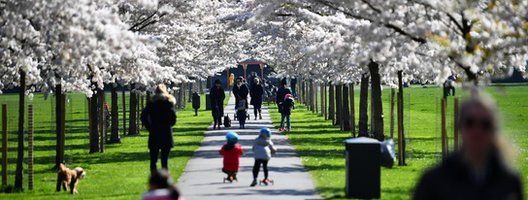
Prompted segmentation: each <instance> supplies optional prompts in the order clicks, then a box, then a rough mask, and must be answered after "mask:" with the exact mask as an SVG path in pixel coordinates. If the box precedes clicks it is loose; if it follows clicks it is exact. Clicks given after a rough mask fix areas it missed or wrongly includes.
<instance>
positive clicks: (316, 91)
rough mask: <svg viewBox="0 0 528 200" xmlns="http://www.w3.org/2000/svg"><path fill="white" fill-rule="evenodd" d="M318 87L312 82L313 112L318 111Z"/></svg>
mask: <svg viewBox="0 0 528 200" xmlns="http://www.w3.org/2000/svg"><path fill="white" fill-rule="evenodd" d="M318 88H319V87H317V84H314V85H313V90H314V109H315V113H318V112H319V106H318V101H317V99H318V98H317V97H318V95H319V90H318Z"/></svg>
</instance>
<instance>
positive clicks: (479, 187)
mask: <svg viewBox="0 0 528 200" xmlns="http://www.w3.org/2000/svg"><path fill="white" fill-rule="evenodd" d="M250 82H251V84H249V85H248V83H246V81H245V80H244V79H243V78H242V77H239V78H237V79H236V81H235V83H234V85H233V88H232V92H233V94H234V96H235V98H236V104H235V106H236V107H237V108H238V107H241V106H242V107H244V109H247V107H248V105H247V98H248V95H250V96H251V98H252V100H251V101H250V104H251V105H253V106H254V112H253V114H254V118H255V119H257V117H259V118H260V117H261V116H262V114H261V106H262V101H263V96H264V95H265V94H266V89H265V88H268V87H267V86H263V85H262V82H263V81H262V80H260V79H258V78H257V77H256V78H254V79H252V80H251V81H250ZM290 84H291V82H290ZM293 88H294V87H293ZM293 88H291V89H290V87H288V84H287V81H286V79H283V80H281V81H280V86H279V88H278V89H277V90H276V93H275V94H274V97H275V99H274V100H275V103H276V104H277V105H278V111H279V112H280V113H281V123H280V129H281V131H285V130H286V131H289V130H291V123H290V115H291V112H292V109H294V101H293V98H294V95H295V89H293ZM292 90H293V91H292ZM475 91H476V90H475ZM475 91H473V93H472V95H470V97H469V98H467V99H465V100H464V101H463V103H462V105H461V108H460V117H459V119H458V120H459V124H460V127H459V130H460V133H461V138H462V144H461V148H460V150H458V151H455V152H454V153H452V154H451V155H450V156H448V157H447V158H445V159H444V160H442V162H441V163H439V164H438V165H437V166H435V167H433V168H431V169H429V170H427V171H426V172H425V173H424V174H423V176H422V177H421V178H420V179H419V181H418V183H417V185H416V189H415V190H414V195H413V198H414V199H420V200H421V199H518V200H522V199H524V198H525V197H524V188H523V185H522V179H521V178H520V175H519V174H518V172H517V171H516V170H515V169H514V168H513V167H511V165H510V162H508V159H509V158H511V155H509V154H508V153H507V152H509V151H508V149H509V148H510V147H509V145H508V143H506V142H504V140H503V139H502V136H501V134H500V124H499V119H498V117H499V116H498V109H497V107H496V104H495V103H494V102H493V101H491V100H490V99H489V98H488V97H486V96H485V95H483V94H482V92H475ZM210 92H211V104H212V108H213V111H212V113H213V114H212V115H213V118H214V126H215V127H220V125H221V120H220V119H221V116H222V115H223V109H224V108H223V102H224V99H225V94H224V89H223V88H222V85H221V83H220V81H218V80H217V81H215V85H214V86H213V88H211V90H210ZM292 93H293V94H292ZM239 117H242V116H239ZM244 118H245V117H244ZM141 121H142V122H143V124H144V125H145V127H146V128H147V130H148V131H149V137H148V148H149V151H150V170H151V172H152V175H151V177H150V179H149V191H148V192H147V193H145V194H144V196H143V199H146V200H153V199H181V198H180V195H179V192H178V191H177V190H176V188H175V187H174V183H173V182H172V180H171V179H170V176H169V175H168V171H167V170H168V158H169V153H170V151H171V148H172V147H173V146H174V142H173V136H172V126H173V125H174V124H175V123H176V112H175V109H174V97H173V96H172V95H170V94H169V93H168V92H167V90H166V88H165V86H164V85H159V86H158V87H157V88H156V91H155V94H154V95H153V96H152V97H151V99H150V101H149V102H148V103H147V106H146V107H145V109H144V110H143V112H142V114H141ZM285 123H286V124H285ZM238 140H239V138H238V135H237V134H236V133H234V132H229V133H228V134H227V135H226V143H225V144H224V145H223V146H222V147H221V150H220V154H221V155H222V156H223V157H224V162H223V167H222V171H223V172H224V173H226V174H227V178H226V180H228V181H233V180H235V179H236V174H237V173H238V170H239V159H240V156H242V154H243V150H242V147H241V146H240V144H239V143H238ZM252 149H253V151H254V159H255V162H254V166H253V170H252V172H253V178H254V180H253V182H252V183H251V186H255V185H256V184H257V176H258V173H259V171H260V168H261V166H262V168H263V171H264V179H263V180H262V181H263V182H264V183H265V184H268V183H269V182H270V180H269V179H268V166H267V164H268V161H269V159H270V158H271V155H272V154H274V153H275V151H276V149H275V148H274V146H273V142H272V141H271V131H270V130H269V129H266V128H264V129H261V130H260V133H259V136H258V137H257V138H256V139H255V141H254V144H253V148H252ZM160 155H161V156H160ZM158 157H160V158H161V167H162V170H161V171H160V170H158V169H157V166H156V163H157V160H158Z"/></svg>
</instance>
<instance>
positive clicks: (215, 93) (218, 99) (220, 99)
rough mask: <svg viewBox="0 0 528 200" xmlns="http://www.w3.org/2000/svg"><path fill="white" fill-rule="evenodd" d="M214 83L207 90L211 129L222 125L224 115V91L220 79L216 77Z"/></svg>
mask: <svg viewBox="0 0 528 200" xmlns="http://www.w3.org/2000/svg"><path fill="white" fill-rule="evenodd" d="M214 83H215V85H214V86H213V87H212V88H211V89H210V90H209V98H210V100H211V101H210V102H211V114H212V115H213V120H214V125H213V129H216V128H218V129H220V126H221V125H222V116H224V99H225V92H224V88H222V83H221V82H220V80H218V79H216V80H215V82H214Z"/></svg>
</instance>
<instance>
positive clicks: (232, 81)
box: [227, 73, 235, 89]
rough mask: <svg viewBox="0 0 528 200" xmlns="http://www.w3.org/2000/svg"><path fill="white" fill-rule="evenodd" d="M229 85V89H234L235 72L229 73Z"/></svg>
mask: <svg viewBox="0 0 528 200" xmlns="http://www.w3.org/2000/svg"><path fill="white" fill-rule="evenodd" d="M227 85H228V87H229V88H228V89H233V86H234V85H235V74H233V73H231V74H230V75H229V79H228V83H227Z"/></svg>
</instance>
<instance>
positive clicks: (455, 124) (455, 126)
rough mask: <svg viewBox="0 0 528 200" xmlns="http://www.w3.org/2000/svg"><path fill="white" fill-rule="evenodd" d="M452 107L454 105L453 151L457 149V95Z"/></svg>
mask: <svg viewBox="0 0 528 200" xmlns="http://www.w3.org/2000/svg"><path fill="white" fill-rule="evenodd" d="M453 107H454V112H453V113H454V119H453V122H454V123H453V124H454V127H453V140H454V141H453V146H454V147H455V151H456V150H458V130H459V128H460V124H459V122H458V114H459V113H458V112H459V110H458V97H455V101H454V103H453Z"/></svg>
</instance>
